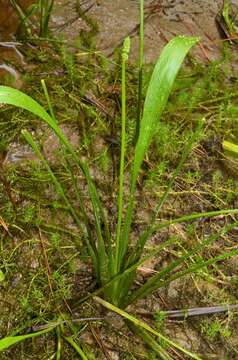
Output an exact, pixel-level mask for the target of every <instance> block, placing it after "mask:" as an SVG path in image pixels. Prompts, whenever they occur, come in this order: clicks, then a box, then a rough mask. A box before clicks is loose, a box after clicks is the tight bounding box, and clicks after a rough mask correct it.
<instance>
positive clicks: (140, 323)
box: [93, 296, 201, 360]
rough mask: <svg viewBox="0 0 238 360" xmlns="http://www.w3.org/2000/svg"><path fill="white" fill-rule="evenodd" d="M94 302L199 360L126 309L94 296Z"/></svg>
mask: <svg viewBox="0 0 238 360" xmlns="http://www.w3.org/2000/svg"><path fill="white" fill-rule="evenodd" d="M93 299H94V300H95V301H96V302H98V303H99V304H101V305H102V306H104V307H106V308H107V309H108V310H111V311H113V312H115V313H117V314H119V315H120V316H122V317H123V318H125V319H127V320H129V321H131V322H132V323H133V324H134V325H136V326H138V327H139V328H142V329H144V330H146V331H148V332H149V333H151V334H153V335H155V336H156V337H158V338H159V339H160V340H162V341H163V342H165V343H166V344H167V345H169V346H171V347H174V348H176V349H177V350H180V351H181V352H183V353H184V354H186V355H188V356H190V358H191V359H196V360H201V358H200V357H198V356H197V355H196V354H193V353H191V352H190V351H188V350H186V349H184V348H182V346H180V345H179V344H177V343H175V342H173V341H171V340H170V339H168V338H167V337H165V336H163V335H162V334H160V333H159V332H157V331H155V330H154V329H153V328H152V327H150V326H149V325H148V324H146V323H145V322H143V321H141V320H139V319H137V318H135V317H134V316H132V315H130V314H128V313H127V312H126V311H124V310H121V309H119V308H117V307H116V306H114V305H112V304H110V303H108V302H107V301H105V300H102V299H101V298H99V297H97V296H95V297H94V298H93Z"/></svg>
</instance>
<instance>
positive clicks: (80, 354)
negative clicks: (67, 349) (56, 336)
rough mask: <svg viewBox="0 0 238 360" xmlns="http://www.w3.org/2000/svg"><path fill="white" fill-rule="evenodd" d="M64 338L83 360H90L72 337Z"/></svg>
mask: <svg viewBox="0 0 238 360" xmlns="http://www.w3.org/2000/svg"><path fill="white" fill-rule="evenodd" d="M63 338H64V339H65V340H66V341H67V342H68V343H69V344H70V345H71V346H72V347H73V348H74V350H75V351H76V352H77V353H78V354H79V356H80V358H81V359H82V360H88V358H87V356H86V355H85V354H84V352H83V350H82V349H81V348H80V347H79V346H78V344H76V342H75V341H74V340H73V339H72V337H71V336H63Z"/></svg>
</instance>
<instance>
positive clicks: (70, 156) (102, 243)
mask: <svg viewBox="0 0 238 360" xmlns="http://www.w3.org/2000/svg"><path fill="white" fill-rule="evenodd" d="M197 41H198V39H197V38H187V37H177V38H175V39H173V40H172V41H171V42H170V43H169V44H168V45H167V46H166V47H165V48H164V50H163V52H162V54H161V57H160V59H159V61H158V63H157V64H156V66H155V69H154V72H153V74H152V77H151V80H150V84H149V87H148V90H147V95H146V99H145V105H144V110H143V116H142V119H141V122H140V132H139V136H138V141H137V143H136V147H135V153H134V160H133V164H132V169H131V181H130V190H129V195H128V200H127V201H125V197H126V196H125V195H126V194H125V190H126V189H125V184H124V173H125V170H124V168H125V155H126V131H125V129H126V126H125V125H126V62H127V58H128V54H129V38H127V39H126V40H125V42H124V47H123V53H122V118H121V120H122V130H121V157H120V175H119V196H118V220H117V227H116V234H113V233H111V231H110V227H109V224H108V219H107V217H106V215H105V211H104V209H103V206H102V203H101V201H100V196H99V192H98V191H97V189H96V187H95V184H94V182H93V179H92V178H91V176H90V172H89V166H88V164H87V162H85V161H81V160H80V159H79V157H78V153H76V152H75V151H74V150H73V148H72V146H71V144H70V143H69V141H68V140H67V139H66V137H65V135H64V134H63V132H62V130H61V129H60V127H59V126H58V124H57V121H56V118H55V116H54V113H53V109H52V106H51V103H50V99H49V96H48V92H47V89H46V87H45V84H44V83H43V84H42V85H43V89H44V94H45V97H46V99H47V103H48V107H49V110H50V115H49V114H48V113H47V112H46V111H45V110H44V109H43V108H42V107H41V105H40V104H39V103H37V102H36V101H34V100H33V99H32V98H30V97H29V96H27V95H25V94H23V93H22V92H20V91H18V90H15V89H11V88H9V87H4V86H1V87H0V103H2V104H10V105H15V106H18V107H21V108H23V109H25V110H28V111H30V112H32V113H33V114H35V115H36V116H38V117H40V118H41V119H42V120H44V122H45V123H47V124H48V125H49V126H50V127H51V129H52V130H53V131H54V132H55V134H56V135H57V136H58V138H59V140H60V142H61V145H62V149H63V155H64V160H65V161H66V168H67V170H68V172H69V174H70V177H71V179H72V185H73V186H72V187H73V188H74V190H75V193H76V197H77V203H78V204H77V205H78V207H75V205H74V203H73V202H72V201H71V199H70V197H69V195H68V194H67V193H66V192H65V190H64V188H63V187H62V185H61V183H60V181H59V180H58V178H57V177H56V175H55V174H54V172H53V171H52V169H51V168H50V166H49V164H48V162H47V161H46V160H45V158H44V157H43V155H42V153H41V151H40V150H39V147H38V145H37V144H36V142H35V141H34V140H33V137H32V135H31V134H30V133H29V132H28V131H26V130H24V131H23V135H24V137H25V138H26V140H27V141H28V143H29V144H30V145H31V146H32V148H33V150H34V151H35V153H36V154H37V156H38V157H39V158H40V159H41V161H42V163H43V164H44V166H45V167H46V169H47V171H48V173H49V175H50V177H51V180H52V182H53V183H54V185H55V188H56V191H57V193H58V194H59V195H60V196H61V198H62V199H63V200H64V202H65V204H66V207H67V209H68V211H69V212H70V214H71V215H72V217H73V219H74V221H75V223H76V224H77V226H78V228H79V230H80V232H81V233H82V234H83V239H84V242H85V244H86V246H87V248H88V252H89V254H90V256H91V259H92V263H93V267H94V271H95V274H96V277H97V281H98V286H99V287H100V289H99V290H97V292H98V293H99V292H101V293H103V295H104V297H105V298H106V299H107V300H109V301H110V302H112V303H113V305H111V309H112V310H113V311H116V310H115V309H116V307H115V305H116V306H117V307H120V308H125V307H126V306H127V305H129V304H131V303H133V302H134V301H136V300H138V299H140V298H142V297H144V296H147V295H149V294H151V293H152V292H153V291H155V290H157V289H158V288H159V287H162V286H166V285H167V284H169V283H170V282H171V281H173V280H174V279H177V278H180V277H182V276H184V275H187V274H191V273H194V272H196V271H198V270H200V269H201V268H203V267H206V266H209V265H212V264H214V263H216V262H217V261H222V260H224V259H226V258H228V257H230V256H232V255H234V254H237V252H238V251H237V250H233V251H230V252H227V253H224V254H222V255H219V256H216V257H214V258H211V259H209V260H201V258H200V257H199V259H198V261H196V262H191V263H189V265H188V266H187V268H185V269H181V268H180V266H181V265H183V264H184V263H185V262H189V260H190V258H191V257H192V256H194V254H196V253H198V252H199V251H201V250H203V249H204V248H205V247H206V246H209V244H210V243H211V242H213V241H215V240H216V239H217V238H218V237H219V236H220V235H221V234H223V233H226V232H228V231H230V230H231V229H232V227H234V226H236V223H233V224H232V225H229V226H227V227H226V228H224V229H222V231H221V232H220V233H218V234H215V235H212V236H210V237H209V238H208V239H206V241H204V242H203V243H201V244H199V245H198V246H196V247H195V248H193V249H192V250H191V251H189V252H185V253H184V254H183V255H182V256H181V257H180V258H179V259H178V260H176V261H174V262H173V263H171V264H169V265H168V266H167V267H166V268H164V269H162V270H161V271H160V272H159V273H158V274H156V275H154V276H153V277H151V278H150V279H149V280H148V281H147V283H145V284H144V285H143V286H141V287H140V288H138V289H136V290H133V291H132V287H133V284H134V279H135V277H136V270H137V268H138V267H139V266H140V265H141V264H143V263H144V262H145V261H146V260H148V259H150V258H151V257H153V256H155V255H156V254H158V253H159V252H161V251H162V250H163V249H164V248H166V247H168V246H171V245H173V244H174V243H175V241H177V240H174V238H172V239H170V240H168V241H166V242H165V243H163V244H161V245H159V246H157V247H155V248H154V249H153V251H151V252H150V253H149V254H148V255H146V256H143V251H144V247H145V244H146V242H147V240H148V239H149V238H150V237H151V236H152V235H153V234H154V233H155V232H158V231H159V230H160V229H162V228H164V227H168V226H170V225H171V224H175V223H178V222H185V221H189V220H195V219H198V218H201V217H212V216H217V215H220V214H223V215H225V214H226V215H229V214H237V213H238V209H231V210H229V209H228V210H220V211H213V212H207V213H198V214H190V215H187V216H184V217H180V218H176V219H172V220H169V221H167V222H164V223H162V224H159V225H157V224H156V218H157V215H158V214H159V212H160V210H161V208H162V206H163V204H164V203H165V201H166V199H167V196H168V194H169V191H170V189H171V188H172V186H173V184H174V181H175V178H176V176H177V175H178V173H179V171H180V170H181V168H182V166H183V164H184V162H185V160H186V159H187V157H188V155H189V154H190V152H191V149H192V146H193V145H194V143H195V142H196V141H197V140H198V139H199V136H200V133H201V131H202V125H203V123H202V122H200V123H199V124H198V127H197V129H196V130H195V131H194V133H193V134H192V135H191V136H190V139H189V141H188V143H187V145H186V146H185V149H184V152H183V155H182V157H181V159H180V161H179V164H178V166H177V168H176V169H175V171H174V174H173V175H172V177H171V180H170V181H169V182H168V185H167V189H166V191H165V192H164V194H163V196H162V197H161V199H160V202H159V204H158V207H157V209H155V214H154V216H153V217H152V219H151V222H150V223H149V224H148V227H147V229H146V230H145V231H144V232H143V233H142V234H141V235H140V236H139V238H138V241H137V243H136V244H132V243H131V233H132V230H133V229H132V219H133V213H134V209H135V198H136V183H137V179H138V176H139V173H140V169H141V166H142V163H143V159H144V157H145V154H146V152H147V150H148V148H149V145H150V143H151V141H152V139H153V135H154V133H155V131H156V128H157V125H158V122H159V120H160V116H161V113H162V111H163V110H164V108H165V106H166V103H167V100H168V97H169V94H170V92H171V90H172V86H173V83H174V79H175V77H176V75H177V72H178V71H179V68H180V66H181V64H182V61H183V59H184V57H185V55H186V54H187V52H188V51H189V49H190V48H191V47H192V46H193V45H194V44H195V43H196V42H197ZM72 160H73V161H74V162H75V164H76V165H77V167H78V168H79V169H80V171H81V172H82V173H83V175H84V177H85V180H86V182H87V189H88V195H89V198H90V202H91V207H92V212H93V217H94V227H92V226H91V219H90V214H88V213H87V212H86V210H85V206H84V198H83V196H82V192H81V190H80V189H79V187H78V185H77V181H76V177H75V175H74V173H73V172H72V169H71V167H70V162H71V161H72ZM126 203H127V208H126V211H125V209H124V207H125V204H126ZM124 214H125V216H124ZM95 238H96V240H95ZM177 269H178V271H177V273H175V272H174V270H177ZM95 299H96V301H98V302H100V301H101V300H99V299H98V298H95ZM100 303H101V304H102V305H104V306H106V307H108V308H110V304H109V305H108V302H102V301H101V302H100ZM113 306H114V307H113ZM117 309H118V308H117ZM117 312H118V313H120V309H119V310H117ZM121 314H123V316H124V317H125V318H127V319H128V320H130V321H132V322H133V323H134V324H136V325H139V324H140V325H139V326H141V323H140V322H138V321H135V320H134V318H133V317H130V316H128V315H126V313H125V312H122V310H121ZM132 319H133V320H132ZM141 327H142V328H143V329H144V330H148V327H147V328H146V327H145V326H144V325H142V326H141ZM148 331H150V330H148ZM150 332H152V333H153V334H155V335H156V336H158V335H157V334H158V333H157V332H153V331H150ZM143 334H144V333H143ZM143 336H144V335H143ZM160 337H161V336H160ZM147 338H148V337H147ZM21 339H23V338H21ZM148 342H152V339H150V338H148ZM167 343H168V344H169V345H172V346H175V347H176V344H175V345H174V343H173V342H171V341H167ZM153 346H155V345H153ZM177 348H178V349H180V350H181V347H179V346H177ZM159 351H162V349H160V350H159ZM185 353H186V351H185ZM187 354H188V352H187ZM190 356H193V355H191V354H190ZM193 358H197V359H198V357H195V356H193Z"/></svg>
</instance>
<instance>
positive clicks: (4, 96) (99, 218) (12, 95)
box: [0, 86, 109, 282]
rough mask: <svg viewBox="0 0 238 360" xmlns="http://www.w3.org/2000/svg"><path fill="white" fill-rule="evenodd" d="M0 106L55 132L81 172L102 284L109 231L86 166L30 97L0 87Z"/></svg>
mask: <svg viewBox="0 0 238 360" xmlns="http://www.w3.org/2000/svg"><path fill="white" fill-rule="evenodd" d="M0 104H9V105H14V106H17V107H20V108H22V109H25V110H28V111H30V112H31V113H33V114H35V115H36V116H38V117H39V118H41V119H42V120H44V121H45V122H46V123H47V124H48V125H49V126H50V127H51V129H52V130H53V131H54V132H55V134H56V135H57V137H58V138H59V140H60V142H61V144H62V145H64V146H65V147H66V149H67V150H68V152H69V153H70V154H71V156H72V158H73V159H74V161H75V163H76V164H77V165H78V167H79V168H80V169H81V171H82V172H83V174H84V176H85V179H86V181H87V185H88V192H89V195H90V200H91V203H92V207H93V215H94V219H95V223H96V231H97V238H98V243H99V244H98V246H99V248H100V250H101V253H100V259H99V262H100V269H101V272H102V273H101V274H100V277H101V278H102V280H103V281H102V282H104V280H105V279H107V278H108V270H107V269H106V266H105V264H107V257H106V253H105V244H104V233H105V234H108V233H109V230H108V224H107V221H106V217H105V214H104V211H103V209H102V206H101V203H100V200H99V195H98V193H97V190H96V188H95V185H94V183H93V181H92V178H91V176H90V174H89V171H88V166H87V164H86V163H84V162H82V161H80V160H79V158H78V155H77V154H76V153H75V151H74V149H73V147H72V145H71V144H70V142H69V141H68V140H67V138H66V137H65V135H64V133H63V132H62V130H61V129H60V127H59V126H58V125H57V124H56V122H55V120H54V119H52V118H51V116H50V115H49V114H48V113H47V112H46V111H45V109H44V108H43V107H42V106H41V105H40V104H39V103H38V102H37V101H35V100H33V99H32V98H31V97H30V96H28V95H26V94H24V93H23V92H21V91H19V90H17V89H13V88H10V87H8V86H0ZM102 227H104V228H105V229H106V230H105V231H104V233H103V232H102ZM98 250H99V249H98Z"/></svg>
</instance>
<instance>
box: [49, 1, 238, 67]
mask: <svg viewBox="0 0 238 360" xmlns="http://www.w3.org/2000/svg"><path fill="white" fill-rule="evenodd" d="M68 3H69V2H67V6H68ZM72 3H73V2H72ZM222 3H223V1H222V0H217V1H210V0H200V1H199V0H193V1H182V0H147V1H145V61H146V62H147V63H151V62H154V61H155V60H156V59H157V58H158V56H159V54H160V51H161V48H162V47H163V46H164V45H165V43H167V41H168V40H169V39H171V38H172V37H173V36H175V35H182V34H186V35H196V36H200V37H201V39H202V44H203V49H200V51H198V54H197V55H198V57H199V58H200V59H201V60H202V61H207V60H209V59H215V58H217V57H219V56H220V52H219V48H220V46H219V45H220V36H219V32H218V29H217V25H216V21H215V18H216V16H217V14H218V13H219V11H220V10H221V8H222ZM235 3H236V4H238V2H237V1H235V2H234V4H235ZM59 5H60V6H59V7H58V9H57V10H56V14H57V15H56V17H55V21H56V22H57V21H58V22H59V23H60V22H61V23H63V22H64V17H65V15H64V10H63V8H64V2H63V1H60V2H59ZM83 8H84V10H85V12H86V14H87V15H88V16H90V17H91V18H92V19H94V20H95V21H96V23H97V25H98V30H99V31H98V35H97V37H96V39H97V48H98V49H99V50H102V51H103V52H104V53H105V54H106V55H111V54H112V53H113V51H114V49H115V48H116V47H118V46H119V45H120V44H121V42H122V41H123V39H124V38H125V37H126V36H127V35H131V36H132V37H133V41H132V51H131V58H132V59H133V60H135V59H136V58H137V54H138V36H136V35H137V33H138V11H139V2H138V1H137V0H115V1H111V0H101V1H92V0H88V1H84V2H83ZM72 12H73V9H72ZM67 16H68V15H67ZM80 26H82V24H81V23H80V22H77V21H76V20H75V21H74V22H72V23H71V24H69V25H68V26H67V27H66V28H65V32H66V36H69V37H70V38H71V40H72V38H73V37H74V36H77V33H78V31H79V29H80Z"/></svg>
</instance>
